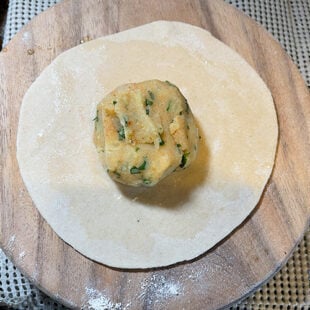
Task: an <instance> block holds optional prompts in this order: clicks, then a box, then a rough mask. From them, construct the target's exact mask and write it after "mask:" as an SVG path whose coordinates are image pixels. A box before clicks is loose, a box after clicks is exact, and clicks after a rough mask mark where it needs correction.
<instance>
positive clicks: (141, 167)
mask: <svg viewBox="0 0 310 310" xmlns="http://www.w3.org/2000/svg"><path fill="white" fill-rule="evenodd" d="M145 166H146V160H144V161H143V163H142V165H141V166H139V167H138V169H139V170H145Z"/></svg>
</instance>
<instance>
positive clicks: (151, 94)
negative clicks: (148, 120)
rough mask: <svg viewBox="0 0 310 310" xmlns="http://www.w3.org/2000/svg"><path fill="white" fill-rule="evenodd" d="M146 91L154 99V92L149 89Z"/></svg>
mask: <svg viewBox="0 0 310 310" xmlns="http://www.w3.org/2000/svg"><path fill="white" fill-rule="evenodd" d="M147 92H148V93H149V96H150V98H151V99H152V100H154V99H155V96H154V93H153V92H151V91H150V90H148V91H147Z"/></svg>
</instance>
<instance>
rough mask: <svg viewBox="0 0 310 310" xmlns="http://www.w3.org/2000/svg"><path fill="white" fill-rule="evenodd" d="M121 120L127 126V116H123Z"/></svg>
mask: <svg viewBox="0 0 310 310" xmlns="http://www.w3.org/2000/svg"><path fill="white" fill-rule="evenodd" d="M123 122H124V125H125V127H127V126H128V117H127V116H124V117H123Z"/></svg>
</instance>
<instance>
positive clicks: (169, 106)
mask: <svg viewBox="0 0 310 310" xmlns="http://www.w3.org/2000/svg"><path fill="white" fill-rule="evenodd" d="M171 103H172V101H171V100H169V102H168V105H167V108H166V111H167V112H168V111H170V108H171Z"/></svg>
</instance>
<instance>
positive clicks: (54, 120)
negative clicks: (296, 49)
mask: <svg viewBox="0 0 310 310" xmlns="http://www.w3.org/2000/svg"><path fill="white" fill-rule="evenodd" d="M150 79H159V80H169V81H171V82H173V83H175V84H176V85H178V87H179V88H180V90H181V92H182V93H183V94H184V96H185V97H186V98H187V99H188V102H189V104H190V106H191V109H192V111H193V114H194V116H195V119H196V123H197V125H198V127H199V132H200V135H201V140H200V145H199V153H198V156H197V159H196V161H195V162H194V163H193V164H192V165H191V167H189V168H188V169H186V170H183V171H180V172H178V173H174V174H173V175H171V176H168V177H167V178H166V179H164V180H163V181H161V182H160V183H159V184H158V185H157V186H155V187H153V188H132V187H127V186H123V185H120V184H117V183H115V182H113V181H112V180H111V179H110V178H109V177H108V176H107V174H106V172H105V171H104V169H103V168H102V166H101V163H100V161H99V158H98V155H97V152H96V149H95V146H94V143H93V141H92V137H93V126H94V124H93V121H92V119H93V118H94V115H95V114H96V112H95V111H96V105H97V103H98V102H100V101H101V100H102V98H103V97H104V96H105V95H106V94H108V93H109V92H110V91H111V90H113V89H115V88H116V87H117V86H119V85H121V84H125V83H133V82H141V81H144V80H150ZM277 135H278V127H277V118H276V112H275V108H274V104H273V100H272V97H271V94H270V92H269V90H268V89H267V87H266V85H265V84H264V83H263V81H262V80H261V78H260V77H259V76H258V75H257V73H256V72H255V71H254V70H253V69H252V68H251V67H250V66H249V65H248V64H247V63H246V62H245V61H244V60H243V59H242V58H241V57H240V56H239V55H238V54H237V53H235V52H234V51H232V50H231V49H230V48H229V47H227V46H226V45H224V44H223V43H222V42H220V41H218V40H217V39H215V38H214V37H213V36H212V35H211V34H210V33H209V32H207V31H205V30H203V29H201V28H198V27H194V26H191V25H188V24H184V23H179V22H164V21H158V22H154V23H151V24H147V25H144V26H141V27H138V28H134V29H130V30H127V31H124V32H121V33H118V34H114V35H111V36H107V37H103V38H99V39H96V40H94V41H90V42H88V43H85V44H83V45H79V46H77V47H75V48H73V49H70V50H68V51H66V52H64V53H63V54H61V55H60V56H58V57H57V58H56V59H55V60H54V61H53V62H52V63H51V64H50V65H49V66H48V67H47V68H46V69H45V70H44V71H43V72H42V74H41V75H40V76H39V77H38V78H37V80H36V81H35V82H34V83H33V84H32V86H31V87H30V88H29V90H28V91H27V93H26V95H25V97H24V100H23V103H22V107H21V113H20V120H19V128H18V137H17V159H18V162H19V165H20V171H21V175H22V177H23V179H24V182H25V184H26V186H27V189H28V191H29V193H30V195H31V197H32V199H33V201H34V203H35V205H36V207H37V208H38V209H39V211H40V213H41V214H42V216H43V217H44V218H45V219H46V220H47V222H48V223H49V224H50V225H51V227H52V228H53V229H54V230H55V232H56V233H57V234H58V235H59V236H60V237H61V238H62V239H63V240H64V241H66V242H67V243H69V244H70V245H72V246H73V247H74V248H75V249H76V250H78V251H79V252H81V253H82V254H84V255H85V256H87V257H89V258H91V259H93V260H96V261H98V262H101V263H104V264H106V265H109V266H113V267H121V268H148V267H159V266H166V265H170V264H173V263H176V262H180V261H185V260H190V259H192V258H194V257H196V256H198V255H200V254H202V253H204V252H205V251H207V250H208V249H210V248H211V247H212V246H214V245H215V244H216V243H217V242H219V241H220V240H221V239H223V238H224V237H225V236H227V235H228V234H229V233H230V232H231V231H232V230H233V229H234V228H236V227H237V226H238V225H239V224H240V223H241V222H242V221H243V220H244V219H245V218H246V217H247V216H248V215H249V213H250V212H251V211H252V210H253V208H254V207H255V206H256V204H257V203H258V201H259V199H260V196H261V194H262V192H263V189H264V186H265V184H266V182H267V180H268V178H269V176H270V173H271V170H272V167H273V162H274V156H275V150H276V145H277Z"/></svg>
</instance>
